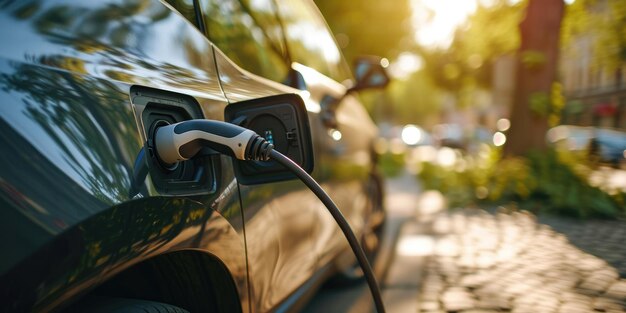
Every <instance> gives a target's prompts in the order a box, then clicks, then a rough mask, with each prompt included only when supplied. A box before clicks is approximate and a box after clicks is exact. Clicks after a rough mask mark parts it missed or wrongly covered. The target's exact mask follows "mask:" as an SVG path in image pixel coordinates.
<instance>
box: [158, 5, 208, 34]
mask: <svg viewBox="0 0 626 313" xmlns="http://www.w3.org/2000/svg"><path fill="white" fill-rule="evenodd" d="M165 1H166V2H167V3H169V4H170V5H171V6H172V7H173V8H174V9H176V11H178V12H179V13H180V14H181V15H182V16H183V17H185V18H186V19H187V20H188V21H189V22H190V23H191V24H193V25H194V26H195V27H196V28H197V29H201V28H200V27H199V26H198V20H197V19H196V12H195V11H194V8H193V0H165Z"/></svg>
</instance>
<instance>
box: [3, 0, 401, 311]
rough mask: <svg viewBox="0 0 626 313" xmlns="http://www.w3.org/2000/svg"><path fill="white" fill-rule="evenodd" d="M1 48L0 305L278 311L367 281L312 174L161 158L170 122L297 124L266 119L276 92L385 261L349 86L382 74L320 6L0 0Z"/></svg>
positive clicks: (370, 166) (350, 215)
mask: <svg viewBox="0 0 626 313" xmlns="http://www.w3.org/2000/svg"><path fill="white" fill-rule="evenodd" d="M0 42H2V44H1V45H0V146H1V153H0V160H1V162H0V229H1V230H0V232H1V234H2V237H3V239H2V241H1V244H0V245H1V248H0V250H1V251H2V257H0V300H1V301H0V311H2V312H30V311H35V312H49V311H54V312H76V311H78V312H88V311H98V310H100V311H104V312H115V311H116V310H123V311H124V312H134V311H141V312H144V311H145V310H149V309H155V308H160V309H163V310H165V309H168V310H170V311H172V312H183V311H189V312H266V311H283V310H292V309H294V308H297V307H298V306H299V305H301V303H302V301H301V300H302V299H304V298H305V297H304V296H303V295H306V294H310V292H311V291H312V290H314V289H315V288H317V287H318V286H319V285H320V283H322V282H324V281H325V280H326V279H327V278H329V277H330V276H335V277H339V278H340V279H343V280H352V279H358V278H359V276H360V275H361V273H360V272H359V270H358V267H356V266H355V259H354V256H353V255H352V253H351V251H350V250H349V249H348V244H347V242H346V241H345V238H344V237H343V235H342V234H341V232H340V231H339V228H338V227H337V226H336V225H335V222H334V220H333V219H332V217H331V216H330V214H329V213H328V212H327V210H326V208H325V207H324V206H323V204H322V203H321V202H320V201H319V200H318V199H317V198H316V197H315V196H314V195H313V193H311V192H310V191H309V190H308V189H307V188H306V187H305V186H304V184H302V183H301V182H299V181H297V180H293V179H287V180H285V177H282V176H281V175H272V174H271V173H265V172H263V171H256V170H249V171H247V172H246V171H243V172H245V173H244V174H240V172H241V171H239V172H238V169H241V168H240V167H239V166H240V164H239V165H238V164H237V162H236V161H235V160H233V159H232V158H230V157H228V156H224V155H220V154H219V153H216V152H215V151H206V153H203V154H202V155H201V156H198V157H196V158H193V159H191V160H188V161H185V162H181V163H180V164H174V165H172V166H169V165H168V166H166V165H163V164H160V165H159V164H158V162H155V151H154V150H153V149H151V143H152V142H153V139H154V138H153V136H154V133H155V129H157V128H158V127H159V126H162V125H167V124H172V123H176V122H181V121H185V120H190V119H211V120H224V119H225V110H227V109H228V108H229V107H231V108H233V107H235V106H234V105H235V104H238V103H255V104H254V105H258V108H259V110H260V111H258V112H257V113H258V114H257V115H258V116H270V119H271V118H274V117H276V118H279V119H280V118H284V119H288V118H289V116H288V115H287V116H282V115H279V114H275V112H274V113H272V114H274V115H271V114H270V113H267V112H264V111H262V110H263V108H264V105H265V101H266V100H265V99H276V98H275V97H281V96H284V95H291V96H293V95H297V97H299V98H298V99H301V100H300V101H302V102H303V103H304V106H305V109H306V110H305V112H306V116H307V119H308V121H307V123H306V124H307V125H306V126H307V127H310V133H311V147H312V149H311V150H312V152H311V153H312V159H311V160H313V161H312V162H313V163H312V165H313V166H312V167H311V169H312V176H313V177H314V178H315V179H316V180H317V181H318V182H319V183H320V184H321V186H322V187H323V188H324V189H325V190H326V191H327V192H328V193H329V195H330V196H331V198H332V199H333V200H334V201H335V202H336V203H337V205H338V207H339V208H340V209H341V210H342V213H343V214H344V216H345V217H346V219H347V220H348V222H349V223H350V225H351V227H352V228H353V230H354V232H355V233H356V234H357V235H358V237H359V238H360V239H361V244H362V246H363V248H364V250H365V251H366V252H367V253H368V254H369V255H370V256H371V257H373V256H374V255H375V253H376V250H377V247H378V245H379V242H380V239H381V238H380V236H381V231H380V230H381V227H382V225H384V219H385V215H384V209H383V206H382V202H383V201H382V197H383V192H382V181H381V178H380V176H379V175H378V172H377V169H376V164H375V159H376V156H375V153H374V152H373V151H374V150H373V148H372V147H373V141H374V139H375V138H376V135H377V128H376V127H375V125H374V124H373V122H372V121H371V119H370V117H369V116H368V114H367V112H366V111H365V109H364V108H363V106H362V105H361V103H360V102H359V100H358V98H357V96H356V93H355V92H356V91H358V90H361V89H365V88H377V87H382V86H384V85H385V84H386V83H387V82H388V79H387V78H386V76H385V73H384V68H383V66H382V65H381V62H379V61H377V59H376V58H371V57H370V58H363V59H360V60H359V61H358V62H356V64H355V67H354V75H355V77H356V78H355V77H353V76H352V74H351V72H350V69H349V68H348V67H347V66H346V65H345V61H344V59H343V58H342V56H341V53H340V51H339V49H338V48H337V45H336V44H335V41H334V39H333V37H332V35H331V34H330V32H329V30H328V28H327V26H326V24H325V22H324V21H323V19H322V17H321V15H320V13H319V11H318V10H317V8H316V7H315V5H314V4H313V3H312V1H305V0H168V1H158V0H102V1H79V0H20V1H12V0H5V1H0ZM250 101H252V102H250ZM255 101H256V102H255ZM265 113H267V114H265ZM268 114H269V115H268ZM229 121H230V120H229ZM232 122H233V123H235V122H243V121H242V120H238V121H235V120H233V121H232ZM290 131H291V130H289V132H290ZM289 132H282V133H281V132H274V133H272V132H271V131H270V130H268V131H265V132H264V133H261V134H259V135H261V136H264V137H265V138H266V139H268V140H269V139H272V140H276V141H280V140H289V138H290V137H289V136H290V135H289ZM269 137H271V138H269ZM281 138H282V139H281ZM284 138H286V139H284ZM278 145H279V144H278V143H277V146H278ZM209 150H210V149H209ZM237 173H239V174H237Z"/></svg>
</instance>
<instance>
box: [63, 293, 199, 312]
mask: <svg viewBox="0 0 626 313" xmlns="http://www.w3.org/2000/svg"><path fill="white" fill-rule="evenodd" d="M65 312H68V313H69V312H86V313H189V311H187V310H185V309H183V308H180V307H177V306H173V305H171V304H167V303H161V302H155V301H148V300H142V299H128V298H115V297H101V296H88V297H87V298H85V299H83V300H81V301H80V303H78V304H76V305H75V306H72V307H71V308H69V309H67V310H66V311H65Z"/></svg>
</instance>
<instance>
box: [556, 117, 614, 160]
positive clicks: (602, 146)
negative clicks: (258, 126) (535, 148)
mask: <svg viewBox="0 0 626 313" xmlns="http://www.w3.org/2000/svg"><path fill="white" fill-rule="evenodd" d="M546 136H547V139H548V141H549V142H550V143H553V144H555V145H557V146H558V147H561V148H564V149H568V150H572V151H585V152H586V153H588V154H589V157H590V159H591V160H592V161H599V162H602V163H607V164H610V165H613V166H615V167H618V166H620V164H623V163H624V162H625V161H626V133H625V132H623V131H619V130H616V129H608V128H598V127H584V126H571V125H560V126H556V127H554V128H551V129H550V130H549V131H548V133H547V135H546Z"/></svg>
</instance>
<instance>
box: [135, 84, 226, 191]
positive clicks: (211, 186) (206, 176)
mask: <svg viewBox="0 0 626 313" xmlns="http://www.w3.org/2000/svg"><path fill="white" fill-rule="evenodd" d="M131 100H132V103H133V105H134V106H135V112H136V114H137V117H138V118H139V120H140V121H141V122H142V126H143V128H144V134H145V139H146V152H147V156H148V166H149V169H150V171H149V173H150V178H151V180H152V184H153V185H154V187H155V189H156V190H157V191H158V192H159V193H161V194H168V195H195V194H206V193H212V192H215V189H216V184H215V175H216V172H215V171H216V169H215V167H214V166H213V164H214V163H215V164H217V163H218V161H217V160H214V159H216V158H219V156H217V155H214V154H210V153H204V156H201V157H197V158H194V159H193V160H187V161H183V162H176V163H174V164H166V163H164V162H162V161H161V160H160V159H159V157H158V156H157V155H156V150H155V149H154V138H155V136H156V131H157V129H158V128H159V127H163V126H166V125H170V124H175V123H178V122H182V121H186V120H191V119H201V118H203V117H204V116H203V114H202V111H201V109H200V106H199V105H198V103H197V102H196V100H195V99H194V98H193V97H190V96H187V95H182V94H177V93H172V92H166V91H162V90H157V89H152V88H146V87H139V86H133V87H132V88H131Z"/></svg>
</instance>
